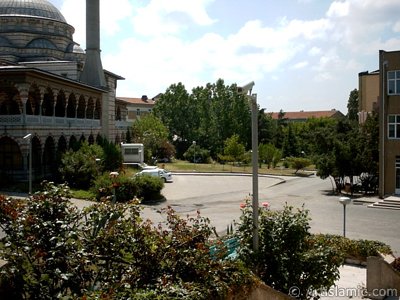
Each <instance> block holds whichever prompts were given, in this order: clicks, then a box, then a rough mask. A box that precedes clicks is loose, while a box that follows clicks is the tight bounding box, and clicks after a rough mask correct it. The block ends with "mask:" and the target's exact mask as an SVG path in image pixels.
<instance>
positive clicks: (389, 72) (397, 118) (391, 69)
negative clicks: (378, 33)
mask: <svg viewBox="0 0 400 300" xmlns="http://www.w3.org/2000/svg"><path fill="white" fill-rule="evenodd" d="M379 70H380V72H379V76H380V80H379V94H380V97H379V120H380V125H379V147H380V153H379V174H380V176H379V196H380V197H384V196H386V195H393V194H400V51H384V50H380V51H379Z"/></svg>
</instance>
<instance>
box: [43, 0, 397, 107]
mask: <svg viewBox="0 0 400 300" xmlns="http://www.w3.org/2000/svg"><path fill="white" fill-rule="evenodd" d="M49 1H50V2H52V3H53V5H55V6H56V7H57V8H58V9H59V10H60V11H61V13H62V14H63V15H64V17H65V18H66V20H67V22H68V23H69V24H70V25H72V26H73V27H74V28H75V33H74V36H73V38H74V41H75V42H77V43H79V44H80V45H81V47H82V48H83V49H85V1H84V0H49ZM399 16H400V1H399V0H279V1H278V0H112V1H111V0H100V18H101V21H100V32H101V34H100V35H101V38H100V39H101V41H100V43H101V59H102V64H103V68H104V69H106V70H108V71H110V72H112V73H115V74H118V75H120V76H122V77H124V78H125V80H121V81H119V82H118V87H117V96H120V97H133V98H136V97H141V96H142V95H147V96H148V97H150V98H152V97H154V96H156V95H157V94H159V93H163V92H165V91H166V89H167V88H168V87H169V86H170V85H171V84H176V83H179V82H181V83H182V84H184V85H185V87H186V89H187V91H188V92H189V93H191V90H192V88H194V87H197V86H205V85H206V84H207V83H215V82H216V81H217V80H218V79H220V78H221V79H223V80H224V82H225V84H226V85H230V84H234V83H236V84H237V85H239V86H243V85H245V84H247V83H249V82H251V81H254V83H255V85H254V88H253V91H252V92H253V93H256V94H257V102H258V104H259V106H260V108H264V109H265V110H266V111H268V112H271V111H274V112H277V111H280V110H283V111H285V112H289V111H300V110H305V111H316V110H331V109H337V110H340V111H341V112H342V113H344V114H346V113H347V102H348V99H349V94H350V92H351V91H352V90H353V89H355V88H358V73H360V72H363V71H374V70H377V69H378V68H379V66H378V63H379V59H378V53H379V50H386V51H393V50H400V17H399Z"/></svg>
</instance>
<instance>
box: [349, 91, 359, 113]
mask: <svg viewBox="0 0 400 300" xmlns="http://www.w3.org/2000/svg"><path fill="white" fill-rule="evenodd" d="M347 118H348V119H349V120H352V121H358V90H357V89H354V90H352V91H351V92H350V95H349V100H348V102H347Z"/></svg>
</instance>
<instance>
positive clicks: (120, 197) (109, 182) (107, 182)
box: [91, 173, 139, 202]
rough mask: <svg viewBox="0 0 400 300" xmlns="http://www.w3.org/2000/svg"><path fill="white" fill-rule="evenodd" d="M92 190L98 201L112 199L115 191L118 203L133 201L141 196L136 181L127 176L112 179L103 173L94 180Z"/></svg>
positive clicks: (122, 175)
mask: <svg viewBox="0 0 400 300" xmlns="http://www.w3.org/2000/svg"><path fill="white" fill-rule="evenodd" d="M91 189H92V191H93V193H94V194H95V195H96V199H97V200H100V199H104V198H106V199H112V198H113V196H114V189H115V196H116V201H117V202H127V201H131V200H132V199H134V198H135V197H137V196H138V194H139V187H138V185H137V183H136V181H135V180H134V179H132V178H131V177H128V176H126V175H125V174H120V175H118V176H117V177H116V178H115V179H111V177H110V174H109V173H103V174H102V175H101V176H98V177H97V178H96V179H95V180H94V182H93V187H92V188H91Z"/></svg>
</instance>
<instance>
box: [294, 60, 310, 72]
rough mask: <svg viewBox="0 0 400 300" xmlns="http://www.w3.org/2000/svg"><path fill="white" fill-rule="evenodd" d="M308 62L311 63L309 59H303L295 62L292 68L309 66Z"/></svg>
mask: <svg viewBox="0 0 400 300" xmlns="http://www.w3.org/2000/svg"><path fill="white" fill-rule="evenodd" d="M308 64H309V63H308V61H301V62H298V63H296V64H294V65H293V66H292V69H294V70H298V69H303V68H305V67H307V66H308Z"/></svg>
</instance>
